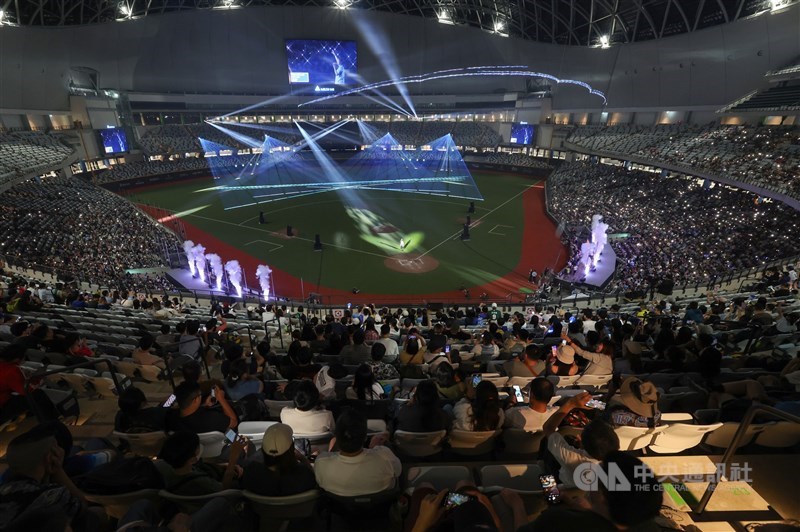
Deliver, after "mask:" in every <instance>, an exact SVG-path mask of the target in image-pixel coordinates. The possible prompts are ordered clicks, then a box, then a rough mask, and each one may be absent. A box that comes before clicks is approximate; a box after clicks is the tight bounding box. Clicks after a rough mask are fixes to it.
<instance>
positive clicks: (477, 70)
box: [298, 66, 607, 107]
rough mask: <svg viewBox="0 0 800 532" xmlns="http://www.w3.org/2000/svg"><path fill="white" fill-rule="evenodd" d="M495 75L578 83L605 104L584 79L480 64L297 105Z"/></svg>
mask: <svg viewBox="0 0 800 532" xmlns="http://www.w3.org/2000/svg"><path fill="white" fill-rule="evenodd" d="M497 76H501V77H528V78H541V79H548V80H550V81H553V82H555V83H556V84H565V85H578V86H580V87H583V88H585V89H586V90H587V91H589V94H593V95H595V96H598V97H600V98H602V99H603V105H605V104H606V102H607V100H606V95H605V94H604V93H603V92H602V91H599V90H597V89H595V88H593V87H592V86H591V85H589V84H588V83H586V82H584V81H580V80H576V79H561V78H558V77H556V76H553V75H552V74H547V73H545V72H535V71H532V70H527V69H526V68H525V67H507V66H481V67H465V68H452V69H448V70H437V71H436V72H429V73H427V74H420V75H418V76H405V77H402V78H399V79H388V80H385V81H378V82H376V83H369V84H366V85H361V86H358V87H354V88H352V89H348V90H345V91H341V92H338V93H334V94H330V95H327V96H321V97H319V98H315V99H313V100H309V101H307V102H303V103H300V104H299V105H298V107H304V106H307V105H313V104H316V103H320V102H324V101H327V100H333V99H335V98H339V97H342V96H350V95H354V94H363V93H367V92H370V91H375V90H377V89H382V88H384V87H393V86H397V85H410V84H416V83H425V82H427V81H435V80H441V79H449V78H465V77H497Z"/></svg>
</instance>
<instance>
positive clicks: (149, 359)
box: [131, 334, 167, 369]
mask: <svg viewBox="0 0 800 532" xmlns="http://www.w3.org/2000/svg"><path fill="white" fill-rule="evenodd" d="M154 344H155V339H154V338H153V337H152V336H150V335H149V334H146V335H144V336H142V337H141V339H140V340H139V345H138V346H136V349H134V350H133V353H131V358H133V360H134V361H135V362H136V363H137V364H141V365H142V366H155V367H157V368H160V369H167V363H166V362H164V359H163V358H161V357H160V356H157V355H154V354H153V353H152V351H151V350H152V349H153V345H154Z"/></svg>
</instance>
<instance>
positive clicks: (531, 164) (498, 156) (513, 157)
mask: <svg viewBox="0 0 800 532" xmlns="http://www.w3.org/2000/svg"><path fill="white" fill-rule="evenodd" d="M486 162H487V163H492V164H506V165H510V166H524V167H525V168H541V169H543V170H547V169H550V168H552V167H553V166H552V165H551V164H550V163H549V162H548V161H546V160H542V159H540V158H537V157H532V156H530V155H527V154H524V153H504V152H497V153H492V154H489V155H488V156H486Z"/></svg>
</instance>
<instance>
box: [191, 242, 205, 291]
mask: <svg viewBox="0 0 800 532" xmlns="http://www.w3.org/2000/svg"><path fill="white" fill-rule="evenodd" d="M192 251H193V252H194V265H195V268H197V273H199V274H200V280H201V281H203V282H206V248H205V247H203V245H202V244H197V245H196V246H195V247H193V248H192Z"/></svg>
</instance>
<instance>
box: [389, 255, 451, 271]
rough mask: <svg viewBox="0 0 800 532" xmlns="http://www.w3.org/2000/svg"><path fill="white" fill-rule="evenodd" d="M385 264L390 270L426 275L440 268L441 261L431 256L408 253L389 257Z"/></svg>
mask: <svg viewBox="0 0 800 532" xmlns="http://www.w3.org/2000/svg"><path fill="white" fill-rule="evenodd" d="M383 264H384V265H385V266H386V267H387V268H389V269H390V270H394V271H396V272H403V273H426V272H429V271H432V270H435V269H436V268H438V267H439V261H438V260H436V259H434V258H433V257H431V256H429V255H421V254H419V253H406V254H404V255H395V256H393V257H387V258H386V260H384V261H383Z"/></svg>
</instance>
